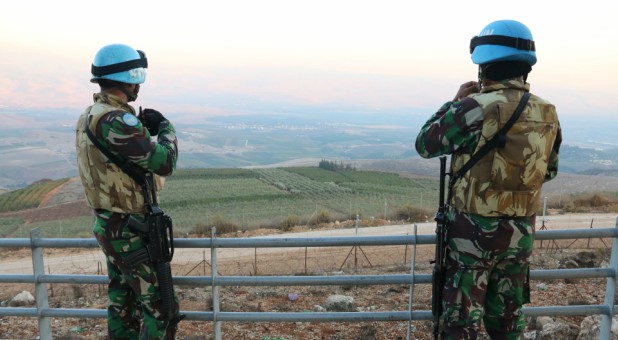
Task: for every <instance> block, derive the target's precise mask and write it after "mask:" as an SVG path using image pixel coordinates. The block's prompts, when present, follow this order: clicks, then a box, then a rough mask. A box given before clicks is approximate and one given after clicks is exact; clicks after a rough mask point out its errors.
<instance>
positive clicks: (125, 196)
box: [76, 93, 178, 214]
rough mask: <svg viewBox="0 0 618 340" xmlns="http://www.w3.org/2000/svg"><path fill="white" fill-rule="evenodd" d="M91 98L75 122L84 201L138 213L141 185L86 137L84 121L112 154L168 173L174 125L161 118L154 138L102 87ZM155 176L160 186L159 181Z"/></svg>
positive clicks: (175, 148) (145, 168)
mask: <svg viewBox="0 0 618 340" xmlns="http://www.w3.org/2000/svg"><path fill="white" fill-rule="evenodd" d="M94 102H95V103H94V105H92V106H90V107H88V108H86V110H85V111H84V112H83V114H82V115H81V116H80V117H79V120H78V122H77V126H76V149H77V165H78V171H79V175H80V177H81V180H82V184H83V186H84V191H85V193H86V199H87V201H88V205H89V206H90V207H91V208H93V209H97V210H98V209H103V210H106V211H111V212H117V213H138V214H143V213H145V212H146V209H145V202H144V194H143V192H142V188H141V186H140V185H139V184H138V183H135V181H134V180H133V179H131V177H129V176H128V175H127V174H126V173H124V172H123V171H122V169H120V168H119V167H118V166H116V164H114V163H113V162H112V161H110V160H108V159H107V157H106V156H105V155H104V154H103V153H102V152H101V151H99V149H98V148H97V147H96V146H95V145H94V144H93V143H92V142H91V141H90V139H89V138H88V135H87V134H86V132H85V124H89V125H88V126H89V128H90V130H91V131H92V133H93V134H94V136H95V137H96V138H97V140H98V141H99V142H100V143H101V145H103V147H105V148H106V149H107V150H108V151H110V152H111V153H112V154H114V155H118V156H119V158H121V159H124V160H126V161H128V162H130V163H131V164H132V165H133V166H134V167H135V168H136V169H141V170H142V171H144V172H146V171H149V172H153V173H155V174H156V175H160V176H168V175H171V174H172V172H173V171H174V169H175V168H176V160H177V157H178V146H177V143H178V142H177V139H176V131H175V129H174V126H173V125H172V124H171V123H169V122H163V123H161V125H160V126H159V134H158V136H157V142H154V141H152V140H151V136H150V133H149V132H148V129H146V128H145V127H143V126H142V123H141V122H140V121H139V119H137V117H136V116H135V110H134V109H133V107H131V106H130V105H127V104H124V103H123V102H122V101H120V99H119V98H117V97H115V96H113V95H108V94H103V93H97V94H95V95H94ZM157 182H158V187H160V186H161V185H162V182H161V181H157Z"/></svg>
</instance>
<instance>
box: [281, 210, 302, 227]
mask: <svg viewBox="0 0 618 340" xmlns="http://www.w3.org/2000/svg"><path fill="white" fill-rule="evenodd" d="M298 222H299V219H298V216H296V215H294V214H292V215H289V216H288V217H287V218H286V219H285V220H283V221H281V230H283V231H290V230H292V228H294V227H295V226H297V225H298Z"/></svg>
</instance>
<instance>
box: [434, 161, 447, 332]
mask: <svg viewBox="0 0 618 340" xmlns="http://www.w3.org/2000/svg"><path fill="white" fill-rule="evenodd" d="M445 183H446V156H442V157H440V194H439V196H438V211H437V212H436V217H435V221H436V257H435V260H434V261H433V264H434V266H433V273H432V274H433V275H432V282H431V285H432V292H431V313H432V314H433V338H434V339H438V338H439V336H440V317H441V316H442V312H443V311H442V289H443V288H444V276H445V271H446V225H447V218H446V208H445V204H444V190H445Z"/></svg>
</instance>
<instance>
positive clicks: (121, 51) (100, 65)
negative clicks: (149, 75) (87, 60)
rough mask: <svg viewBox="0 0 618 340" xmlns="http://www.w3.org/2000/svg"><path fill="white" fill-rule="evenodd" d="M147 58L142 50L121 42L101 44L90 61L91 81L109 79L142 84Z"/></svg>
mask: <svg viewBox="0 0 618 340" xmlns="http://www.w3.org/2000/svg"><path fill="white" fill-rule="evenodd" d="M147 67H148V60H147V59H146V54H144V52H142V51H138V50H135V49H133V48H132V47H130V46H127V45H122V44H112V45H107V46H103V47H102V48H101V49H100V50H99V52H97V54H96V55H95V56H94V61H93V62H92V69H91V73H92V78H90V81H91V82H93V83H96V82H98V80H99V79H109V80H113V81H117V82H121V83H126V84H142V83H143V82H144V81H145V80H146V68H147Z"/></svg>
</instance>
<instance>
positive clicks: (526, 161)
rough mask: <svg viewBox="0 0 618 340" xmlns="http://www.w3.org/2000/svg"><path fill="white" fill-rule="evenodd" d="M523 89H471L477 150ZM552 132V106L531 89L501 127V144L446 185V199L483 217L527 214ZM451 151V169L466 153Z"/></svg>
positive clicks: (536, 196) (534, 206) (534, 205)
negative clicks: (478, 111)
mask: <svg viewBox="0 0 618 340" xmlns="http://www.w3.org/2000/svg"><path fill="white" fill-rule="evenodd" d="M522 95H523V91H521V90H515V89H505V90H501V91H495V92H490V93H485V94H477V95H473V96H472V98H474V99H475V100H476V101H477V102H478V103H479V104H480V106H481V108H482V110H483V115H484V119H483V127H482V132H481V137H480V140H479V144H478V146H477V148H476V150H475V152H478V150H479V149H480V148H481V147H482V146H483V145H484V144H485V143H486V142H487V141H489V140H490V139H491V138H492V137H493V136H494V135H495V134H496V132H497V131H498V130H500V128H502V126H504V124H505V123H506V122H507V121H508V119H509V118H510V117H511V115H512V114H513V112H514V111H515V108H516V107H517V104H518V103H519V100H520V99H521V96H522ZM557 132H558V116H557V114H556V108H555V107H554V106H553V105H552V104H550V103H549V102H546V101H544V100H543V99H541V98H539V97H537V96H535V95H531V96H530V99H529V101H528V104H527V106H526V108H525V109H524V111H523V112H522V114H521V116H520V117H519V119H518V120H517V121H516V122H515V124H514V125H513V126H512V127H511V129H510V130H509V132H508V133H507V139H506V145H505V146H504V148H494V149H493V150H491V151H490V152H489V153H488V154H487V155H486V156H485V157H483V158H482V159H481V160H479V161H478V162H477V163H476V165H474V166H473V167H472V168H471V169H470V171H468V172H467V173H466V174H464V175H463V176H462V178H460V179H459V180H458V181H457V182H456V183H455V185H454V187H453V188H452V202H451V203H452V205H453V206H454V207H455V208H457V209H458V210H460V211H463V212H467V213H472V214H479V215H483V216H489V217H507V216H531V215H534V214H535V213H537V211H538V209H539V207H540V196H541V186H542V184H543V182H544V180H545V174H546V172H547V165H548V158H549V155H550V153H551V150H552V147H553V145H554V140H555V138H556V134H557ZM470 156H471V155H470V154H464V153H456V154H454V155H453V157H452V169H451V170H452V171H453V172H456V171H457V170H458V169H460V168H461V167H463V165H464V164H465V163H466V162H467V161H468V160H469V159H470Z"/></svg>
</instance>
